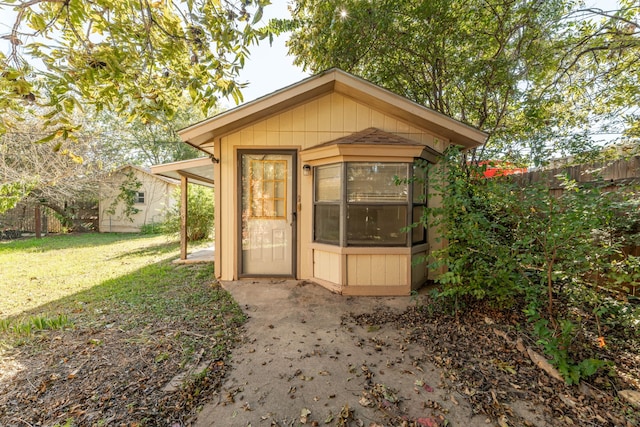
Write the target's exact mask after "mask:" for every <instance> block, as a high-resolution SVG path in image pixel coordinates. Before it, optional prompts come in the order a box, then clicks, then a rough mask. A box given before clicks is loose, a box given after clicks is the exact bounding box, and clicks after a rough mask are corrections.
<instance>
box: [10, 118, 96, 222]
mask: <svg viewBox="0 0 640 427" xmlns="http://www.w3.org/2000/svg"><path fill="white" fill-rule="evenodd" d="M5 116H6V115H5ZM35 121H36V119H35V118H34V117H28V118H23V119H22V121H18V122H15V123H13V124H12V126H11V129H12V130H11V131H9V132H5V133H4V134H2V135H0V179H1V181H0V213H2V212H5V211H7V210H9V209H11V208H13V207H15V205H16V204H17V203H18V202H20V201H33V202H35V203H37V204H41V205H43V206H46V207H48V208H50V209H52V210H53V211H55V212H56V213H57V214H58V215H60V217H61V218H62V222H63V223H65V226H70V225H72V218H71V215H72V212H71V206H69V202H72V201H77V200H91V199H92V197H95V196H96V193H97V182H98V180H99V176H98V173H99V172H100V163H99V159H100V157H99V155H97V154H96V153H97V152H98V151H99V141H95V140H94V139H92V138H90V137H86V136H84V135H79V136H78V138H77V140H76V143H75V144H74V147H73V151H70V150H69V149H68V148H64V147H63V146H62V144H56V145H53V146H51V145H47V144H39V143H37V141H38V140H39V139H41V138H42V137H43V134H42V133H40V132H38V131H37V130H36V131H34V127H35V124H34V122H35Z"/></svg>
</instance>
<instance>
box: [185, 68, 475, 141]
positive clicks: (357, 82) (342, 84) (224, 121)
mask: <svg viewBox="0 0 640 427" xmlns="http://www.w3.org/2000/svg"><path fill="white" fill-rule="evenodd" d="M331 91H336V92H338V93H341V94H343V95H345V96H348V97H351V98H353V99H356V100H360V101H362V102H365V103H367V104H368V105H371V106H372V107H375V108H378V109H381V110H382V111H385V112H387V113H388V114H390V115H393V116H395V117H397V118H399V119H401V120H404V121H406V122H409V123H414V124H415V125H417V126H419V127H422V128H424V129H428V130H431V131H433V132H435V133H438V134H440V135H442V136H443V137H446V138H448V139H449V140H450V141H451V142H452V143H453V144H457V145H462V146H463V147H464V148H474V147H477V146H479V145H482V144H483V143H484V142H485V141H486V139H487V134H486V133H484V132H482V131H480V130H478V129H475V128H473V127H472V126H469V125H466V124H464V123H461V122H459V121H457V120H454V119H452V118H450V117H448V116H445V115H444V114H441V113H438V112H436V111H434V110H431V109H428V108H425V107H424V106H422V105H420V104H417V103H415V102H413V101H410V100H408V99H406V98H404V97H402V96H400V95H397V94H395V93H393V92H391V91H388V90H387V89H384V88H382V87H380V86H377V85H375V84H373V83H370V82H368V81H366V80H364V79H361V78H359V77H356V76H353V75H351V74H348V73H345V72H344V71H341V70H338V69H331V70H328V71H325V72H323V73H320V74H317V75H315V76H312V77H309V78H307V79H304V80H302V81H300V82H298V83H295V84H293V85H291V86H288V87H285V88H283V89H281V90H279V91H277V92H274V93H272V94H270V95H267V96H264V97H262V98H258V99H256V100H255V101H251V102H249V103H247V104H244V105H242V106H240V107H237V108H234V109H232V110H228V111H226V112H224V113H221V114H218V115H216V116H213V117H211V118H209V119H207V120H204V121H202V122H200V123H196V124H195V125H193V126H190V127H188V128H185V129H182V130H181V131H179V132H178V133H179V135H180V137H181V138H182V140H183V141H185V142H187V143H188V144H190V145H192V146H194V147H196V148H200V149H202V150H206V148H207V146H208V145H209V144H207V143H208V142H211V141H213V140H214V139H216V138H219V137H221V136H224V135H226V134H228V133H231V132H233V131H235V130H237V129H240V128H242V127H245V126H248V125H250V124H251V123H254V122H256V121H258V120H262V119H266V118H268V117H270V116H273V115H275V114H278V113H280V112H282V111H284V110H287V109H290V108H293V107H295V106H297V105H299V104H301V103H303V102H306V101H309V100H311V99H313V98H316V97H319V96H322V95H324V94H327V93H330V92H331ZM207 151H208V150H207Z"/></svg>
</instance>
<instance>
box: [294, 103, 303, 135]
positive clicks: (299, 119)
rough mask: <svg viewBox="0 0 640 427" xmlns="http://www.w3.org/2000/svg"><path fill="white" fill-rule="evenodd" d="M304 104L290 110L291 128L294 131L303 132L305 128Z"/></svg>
mask: <svg viewBox="0 0 640 427" xmlns="http://www.w3.org/2000/svg"><path fill="white" fill-rule="evenodd" d="M304 125H305V106H304V105H302V106H300V107H297V108H294V109H293V110H292V111H291V130H292V131H294V132H304V130H305V126H304Z"/></svg>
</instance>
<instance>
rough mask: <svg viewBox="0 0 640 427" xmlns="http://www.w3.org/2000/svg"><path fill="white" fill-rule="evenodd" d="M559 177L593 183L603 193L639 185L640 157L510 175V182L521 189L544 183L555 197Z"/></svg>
mask: <svg viewBox="0 0 640 427" xmlns="http://www.w3.org/2000/svg"><path fill="white" fill-rule="evenodd" d="M560 175H562V176H567V177H568V178H569V179H571V180H574V181H576V182H578V183H581V184H594V185H595V184H597V185H601V186H603V187H604V189H605V190H608V191H616V190H617V189H618V188H620V187H626V186H629V185H634V184H640V156H635V157H631V158H629V159H621V160H616V161H612V162H597V163H589V164H584V165H576V166H566V167H559V168H554V169H541V170H534V171H530V172H527V173H523V174H518V175H510V177H511V179H513V181H514V182H516V183H518V184H520V185H523V186H524V185H530V184H534V183H545V184H546V185H547V187H549V190H551V191H552V192H553V193H555V194H558V193H561V192H562V180H561V179H560V178H559V176H560Z"/></svg>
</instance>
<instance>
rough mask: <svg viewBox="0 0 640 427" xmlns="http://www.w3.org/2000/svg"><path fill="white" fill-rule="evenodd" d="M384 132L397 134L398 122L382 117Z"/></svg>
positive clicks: (391, 118)
mask: <svg viewBox="0 0 640 427" xmlns="http://www.w3.org/2000/svg"><path fill="white" fill-rule="evenodd" d="M384 130H386V131H387V132H397V131H398V120H396V119H394V118H393V117H389V116H384Z"/></svg>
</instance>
